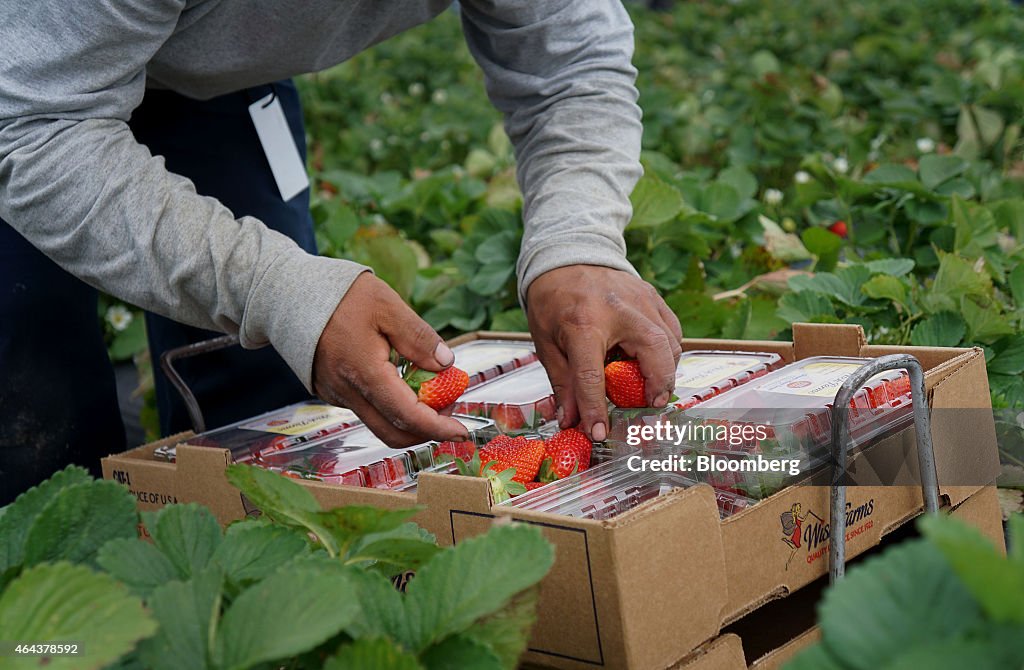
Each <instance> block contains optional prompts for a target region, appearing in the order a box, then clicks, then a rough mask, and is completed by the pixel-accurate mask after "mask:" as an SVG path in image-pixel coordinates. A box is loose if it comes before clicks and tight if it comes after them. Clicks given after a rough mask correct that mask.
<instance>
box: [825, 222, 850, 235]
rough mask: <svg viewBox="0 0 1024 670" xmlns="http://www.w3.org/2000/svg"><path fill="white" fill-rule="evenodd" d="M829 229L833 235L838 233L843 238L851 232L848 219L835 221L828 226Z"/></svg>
mask: <svg viewBox="0 0 1024 670" xmlns="http://www.w3.org/2000/svg"><path fill="white" fill-rule="evenodd" d="M828 230H829V232H830V233H832V234H833V235H838V236H839V237H842V238H843V239H846V237H847V235H849V234H850V230H849V226H847V225H846V221H842V220H839V221H836V222H835V223H833V224H832V225H831V226H829V227H828Z"/></svg>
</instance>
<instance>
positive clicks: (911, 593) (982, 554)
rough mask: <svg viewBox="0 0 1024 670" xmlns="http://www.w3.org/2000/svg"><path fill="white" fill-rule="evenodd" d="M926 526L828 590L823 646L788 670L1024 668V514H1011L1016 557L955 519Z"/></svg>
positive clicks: (1012, 547) (927, 522)
mask: <svg viewBox="0 0 1024 670" xmlns="http://www.w3.org/2000/svg"><path fill="white" fill-rule="evenodd" d="M918 527H919V528H920V530H921V532H922V533H923V535H924V537H923V538H921V539H918V540H913V541H909V542H905V543H903V544H901V545H899V546H897V547H894V548H892V549H890V550H888V551H886V552H885V553H884V554H882V555H881V556H878V557H875V558H872V559H869V560H867V561H865V562H864V563H863V565H860V566H857V567H854V568H853V569H851V570H850V572H849V575H848V577H847V578H846V579H844V580H843V581H841V582H839V583H838V584H836V585H834V586H833V587H832V588H830V589H829V590H828V591H827V592H826V594H825V597H824V599H823V600H822V602H821V605H820V606H819V609H818V617H819V625H820V627H821V632H822V640H821V642H820V643H818V644H816V645H814V646H813V647H811V648H809V649H807V650H805V651H804V652H802V653H801V654H800V655H799V656H797V658H795V659H794V660H793V661H792V662H790V663H789V664H788V665H787V666H786V668H787V670H803V669H804V668H814V669H815V670H828V669H831V668H836V669H839V668H878V667H886V668H925V667H927V668H960V667H968V666H969V667H979V668H1011V667H1014V668H1017V667H1021V665H1022V664H1024V516H1021V515H1020V514H1016V515H1013V516H1012V517H1010V522H1009V527H1010V553H1009V556H1002V555H1001V553H999V552H998V551H996V549H995V547H993V546H992V544H991V542H989V541H988V540H987V539H986V538H985V537H984V536H982V535H981V533H980V532H979V531H978V530H976V529H974V528H972V527H970V526H968V525H966V524H965V523H963V522H961V521H958V520H956V519H953V518H950V517H930V518H924V519H922V520H921V521H920V522H919V523H918Z"/></svg>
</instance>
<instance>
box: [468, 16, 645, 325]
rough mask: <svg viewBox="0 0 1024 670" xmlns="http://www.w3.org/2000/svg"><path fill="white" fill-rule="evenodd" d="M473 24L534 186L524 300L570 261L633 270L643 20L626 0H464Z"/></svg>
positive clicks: (527, 207) (522, 263)
mask: <svg viewBox="0 0 1024 670" xmlns="http://www.w3.org/2000/svg"><path fill="white" fill-rule="evenodd" d="M460 7H461V8H462V17H463V31H464V33H465V35H466V40H467V43H468V44H469V48H470V51H471V52H472V54H473V56H474V57H475V58H476V60H477V62H478V63H479V64H480V66H481V67H482V69H483V71H484V77H485V81H486V85H487V92H488V95H489V96H490V98H491V100H492V101H493V102H494V104H495V106H496V107H497V108H498V109H499V110H501V111H502V112H503V113H504V114H505V129H506V131H507V132H508V135H509V138H510V139H511V141H512V144H513V146H514V147H515V153H516V162H517V178H518V181H519V185H520V188H521V190H522V192H523V201H524V202H523V220H524V226H525V230H524V234H523V244H522V249H521V251H520V255H519V262H518V265H517V268H516V270H517V274H518V278H519V296H520V301H521V302H523V304H524V305H525V296H526V291H527V289H528V288H529V286H530V283H531V282H532V281H533V280H534V279H536V278H537V277H538V276H539V275H541V274H543V273H545V272H547V271H549V270H553V269H555V268H558V267H563V266H567V265H577V264H585V265H603V266H606V267H610V268H615V269H618V270H624V271H627V272H630V273H632V274H634V275H635V274H636V271H635V270H634V269H633V267H632V266H631V265H630V264H629V262H628V261H627V260H626V245H625V242H624V240H623V237H622V231H623V229H624V228H625V227H626V224H627V223H629V219H630V217H631V216H632V208H631V206H630V202H629V194H630V192H631V191H632V190H633V186H634V185H635V184H636V181H637V179H639V177H640V174H641V167H640V162H639V156H640V139H641V125H640V108H639V107H638V106H637V104H636V100H637V91H636V87H635V81H636V70H635V69H634V68H633V66H632V64H631V59H632V56H633V25H632V23H631V21H630V19H629V15H628V14H627V13H626V10H625V9H624V8H623V6H622V3H621V2H620V0H586V2H581V1H579V0H547V1H545V2H535V1H533V0H511V1H509V0H506V1H501V0H463V1H462V2H460Z"/></svg>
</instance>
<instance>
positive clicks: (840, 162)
mask: <svg viewBox="0 0 1024 670" xmlns="http://www.w3.org/2000/svg"><path fill="white" fill-rule="evenodd" d="M832 169H833V170H835V171H836V172H838V173H839V174H846V173H847V172H848V171H849V170H850V163H849V161H847V160H846V159H845V158H843V157H842V156H840V157H839V158H837V159H835V160H834V161H832Z"/></svg>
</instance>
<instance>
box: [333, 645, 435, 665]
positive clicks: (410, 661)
mask: <svg viewBox="0 0 1024 670" xmlns="http://www.w3.org/2000/svg"><path fill="white" fill-rule="evenodd" d="M422 668H423V666H422V665H420V663H419V661H417V660H416V657H415V656H412V655H411V654H408V653H406V652H405V651H403V650H402V649H401V648H399V647H398V646H396V645H395V643H394V642H391V641H390V640H385V639H380V638H377V639H363V640H356V641H355V642H352V643H351V644H346V645H345V646H343V647H342V648H341V649H339V650H338V653H337V654H335V655H334V656H332V657H331V658H329V659H327V662H326V663H324V670H422Z"/></svg>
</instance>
